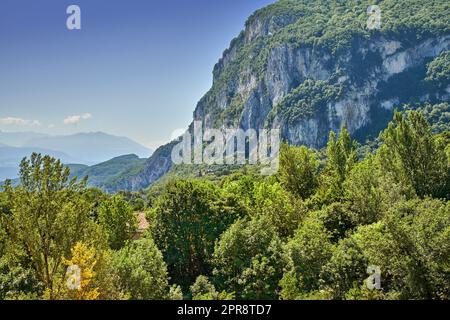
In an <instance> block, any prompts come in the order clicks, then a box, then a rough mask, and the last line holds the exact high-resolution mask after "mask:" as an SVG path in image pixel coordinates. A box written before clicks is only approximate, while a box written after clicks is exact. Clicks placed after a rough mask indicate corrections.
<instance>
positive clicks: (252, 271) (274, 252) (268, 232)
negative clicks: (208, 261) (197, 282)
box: [213, 217, 285, 299]
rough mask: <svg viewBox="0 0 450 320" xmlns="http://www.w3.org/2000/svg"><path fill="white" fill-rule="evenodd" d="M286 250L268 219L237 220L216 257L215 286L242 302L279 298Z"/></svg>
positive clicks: (223, 240)
mask: <svg viewBox="0 0 450 320" xmlns="http://www.w3.org/2000/svg"><path fill="white" fill-rule="evenodd" d="M284 264H285V262H284V257H283V248H282V243H281V240H280V239H279V237H278V234H277V231H276V229H275V227H274V226H273V224H272V223H271V221H270V219H268V218H267V217H261V218H254V219H251V220H247V219H241V220H238V221H236V222H235V223H234V224H233V225H232V226H231V227H230V228H229V229H228V230H227V231H225V232H224V233H223V235H222V236H221V237H220V241H219V242H218V243H217V245H216V248H215V250H214V255H213V265H214V272H213V274H214V279H215V283H216V284H217V285H218V286H219V287H220V288H221V289H223V290H226V291H227V292H235V293H236V297H237V298H238V299H275V298H276V297H277V295H278V294H277V291H278V282H279V280H280V279H281V276H282V272H283V266H284Z"/></svg>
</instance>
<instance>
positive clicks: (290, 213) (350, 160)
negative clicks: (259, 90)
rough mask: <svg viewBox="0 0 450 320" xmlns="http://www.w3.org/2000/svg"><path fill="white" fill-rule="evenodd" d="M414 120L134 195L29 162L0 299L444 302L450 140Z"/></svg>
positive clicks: (9, 233)
mask: <svg viewBox="0 0 450 320" xmlns="http://www.w3.org/2000/svg"><path fill="white" fill-rule="evenodd" d="M436 68H438V67H436ZM437 74H439V71H438V72H437ZM447 107H448V106H447ZM440 108H441V109H442V108H443V109H444V110H446V109H445V106H440ZM419 109H420V110H422V111H423V112H419V111H405V112H402V113H400V112H398V113H396V114H395V116H394V118H393V120H392V121H391V123H390V124H389V126H388V128H387V129H385V130H384V131H383V132H382V133H381V134H380V137H379V140H378V141H377V143H374V144H373V145H371V146H369V145H366V146H360V145H358V144H357V143H355V142H354V141H353V140H352V139H351V137H350V135H349V134H348V133H347V131H346V129H345V128H343V129H342V131H341V132H340V133H339V134H338V135H336V134H335V133H333V132H332V133H330V136H329V141H328V145H327V146H326V148H324V149H323V150H313V149H308V148H306V147H294V146H289V145H287V144H284V145H282V149H281V155H280V168H279V171H278V173H277V174H276V175H273V176H270V177H263V176H260V175H258V170H257V168H255V167H254V166H250V165H247V166H243V167H235V168H233V169H228V171H224V170H225V169H223V170H222V171H221V170H220V169H218V168H214V169H211V170H208V169H207V168H196V167H189V168H187V167H185V168H178V169H176V170H179V172H183V170H185V172H184V173H186V171H190V172H191V173H194V172H197V173H196V174H191V178H186V177H187V176H189V175H188V174H176V173H172V174H169V175H168V176H167V177H166V178H165V179H163V180H162V181H161V182H160V183H158V184H156V185H155V186H153V187H152V188H150V189H149V190H147V191H145V192H140V193H125V192H122V193H119V194H116V195H107V194H104V193H102V192H101V191H99V190H98V189H92V188H87V187H86V179H81V180H78V179H77V178H72V179H69V177H70V170H69V168H67V167H65V166H64V165H62V164H61V163H60V161H58V160H55V159H53V158H51V157H49V156H41V155H39V154H34V155H33V156H32V157H31V158H30V159H24V160H23V161H22V163H21V165H20V167H21V171H20V184H19V185H18V186H12V185H11V184H10V183H6V185H5V186H4V187H3V189H2V192H1V193H0V218H1V226H0V299H86V300H87V299H177V300H179V299H214V300H216V299H219V300H226V299H449V298H450V241H449V239H450V205H449V203H448V200H449V198H450V133H449V132H448V131H446V130H442V126H441V127H434V128H432V127H431V126H430V125H429V124H428V122H427V120H426V119H427V118H428V117H432V116H433V114H434V113H433V110H431V109H430V107H428V109H427V106H423V107H422V108H419ZM426 110H428V112H426ZM424 114H425V115H428V117H427V118H426V117H425V116H424ZM176 170H175V171H174V172H176ZM202 171H205V172H204V173H202ZM144 210H145V212H146V216H147V220H148V222H149V228H148V229H147V230H146V231H145V232H144V233H143V234H142V235H140V236H137V228H138V226H137V224H138V221H137V217H136V214H135V213H136V212H137V211H144ZM137 238H139V239H137ZM74 265H76V266H78V267H79V268H80V271H81V274H80V276H81V277H80V279H81V282H80V283H79V285H78V286H77V287H76V289H73V288H71V286H70V285H69V284H70V281H71V278H70V277H71V275H70V272H68V268H69V270H70V267H71V266H74ZM369 266H376V267H378V268H379V270H380V272H381V289H379V290H378V289H373V290H370V289H369V288H368V286H367V284H366V283H365V281H366V279H367V278H368V277H369V274H368V273H367V269H368V267H369Z"/></svg>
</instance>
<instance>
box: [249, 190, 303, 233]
mask: <svg viewBox="0 0 450 320" xmlns="http://www.w3.org/2000/svg"><path fill="white" fill-rule="evenodd" d="M253 197H254V205H253V206H252V207H250V208H249V210H248V211H249V212H250V216H266V217H268V218H269V219H270V220H271V222H272V224H273V225H274V226H275V228H276V230H277V231H278V234H279V235H280V236H281V237H283V238H286V237H288V236H291V235H292V234H293V233H294V231H295V230H296V229H297V226H298V224H299V222H300V220H301V218H302V214H301V212H299V211H297V210H295V207H294V204H293V202H294V201H295V199H294V198H293V197H292V196H291V195H290V194H289V193H288V192H287V191H285V190H284V189H283V188H282V187H281V185H280V184H279V183H272V184H269V183H267V182H261V183H257V184H256V185H255V186H254V190H253Z"/></svg>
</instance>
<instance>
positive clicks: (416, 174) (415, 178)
mask: <svg viewBox="0 0 450 320" xmlns="http://www.w3.org/2000/svg"><path fill="white" fill-rule="evenodd" d="M381 138H382V140H383V142H384V145H383V146H382V147H381V148H380V150H379V156H380V159H381V166H382V168H383V170H386V171H388V172H389V173H390V174H392V176H393V179H394V181H396V182H400V183H402V184H405V185H410V186H412V187H413V188H414V190H415V191H416V193H417V195H418V196H419V197H424V196H426V195H431V196H434V197H447V198H448V197H449V193H450V190H448V180H449V179H450V177H449V176H448V172H449V170H448V166H449V162H448V159H447V155H446V153H445V145H444V144H443V142H442V140H441V139H437V138H436V137H434V136H433V134H432V132H431V128H430V126H429V125H428V123H427V122H426V120H425V118H424V117H423V115H422V114H421V113H419V112H415V111H410V112H408V113H407V115H404V114H401V113H399V112H396V113H395V115H394V120H393V121H392V122H391V123H390V124H389V126H388V128H387V129H386V130H385V131H384V132H383V133H382V135H381Z"/></svg>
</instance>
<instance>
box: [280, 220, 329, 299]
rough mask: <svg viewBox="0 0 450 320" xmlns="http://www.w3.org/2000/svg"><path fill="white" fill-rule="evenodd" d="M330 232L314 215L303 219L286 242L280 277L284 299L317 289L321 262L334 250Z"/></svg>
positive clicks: (294, 297) (327, 258)
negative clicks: (284, 266) (284, 264)
mask: <svg viewBox="0 0 450 320" xmlns="http://www.w3.org/2000/svg"><path fill="white" fill-rule="evenodd" d="M331 238H332V234H331V233H330V232H329V231H328V230H327V229H326V228H325V227H324V226H323V224H322V223H321V222H320V221H319V220H317V219H315V218H308V219H306V220H305V221H304V222H303V223H302V224H301V226H300V227H299V228H298V230H297V232H296V233H295V235H294V237H293V238H292V239H291V240H290V241H289V242H288V243H287V244H286V246H285V251H286V255H287V257H288V268H287V270H286V272H285V274H284V276H283V279H282V280H281V282H280V284H281V286H282V291H281V293H280V296H281V298H283V299H298V298H300V297H302V296H303V295H305V294H308V293H310V292H313V291H316V290H318V289H319V276H320V273H321V271H322V266H323V265H325V264H326V263H327V262H328V260H329V259H330V258H331V256H332V254H333V245H332V243H331Z"/></svg>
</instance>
